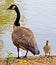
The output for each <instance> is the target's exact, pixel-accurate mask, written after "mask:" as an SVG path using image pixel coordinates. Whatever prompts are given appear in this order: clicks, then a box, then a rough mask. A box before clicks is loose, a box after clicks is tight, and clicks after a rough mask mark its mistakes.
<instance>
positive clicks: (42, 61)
mask: <svg viewBox="0 0 56 65" xmlns="http://www.w3.org/2000/svg"><path fill="white" fill-rule="evenodd" d="M0 65H56V56H50V57H48V56H35V57H28V58H23V59H16V58H13V59H0Z"/></svg>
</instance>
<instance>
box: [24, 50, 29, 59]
mask: <svg viewBox="0 0 56 65" xmlns="http://www.w3.org/2000/svg"><path fill="white" fill-rule="evenodd" d="M27 53H28V50H27V52H26V55H25V56H24V58H26V57H27Z"/></svg>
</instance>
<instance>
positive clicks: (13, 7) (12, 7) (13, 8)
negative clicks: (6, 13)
mask: <svg viewBox="0 0 56 65" xmlns="http://www.w3.org/2000/svg"><path fill="white" fill-rule="evenodd" d="M16 9H18V7H17V6H16V5H15V4H12V5H11V6H9V8H8V10H16Z"/></svg>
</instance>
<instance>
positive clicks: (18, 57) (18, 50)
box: [17, 48, 20, 58]
mask: <svg viewBox="0 0 56 65" xmlns="http://www.w3.org/2000/svg"><path fill="white" fill-rule="evenodd" d="M17 51H18V58H20V57H19V48H17Z"/></svg>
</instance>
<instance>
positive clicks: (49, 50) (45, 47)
mask: <svg viewBox="0 0 56 65" xmlns="http://www.w3.org/2000/svg"><path fill="white" fill-rule="evenodd" d="M43 50H44V52H45V56H47V53H49V56H50V52H51V47H50V46H49V41H48V40H46V44H45V45H44V47H43Z"/></svg>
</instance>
